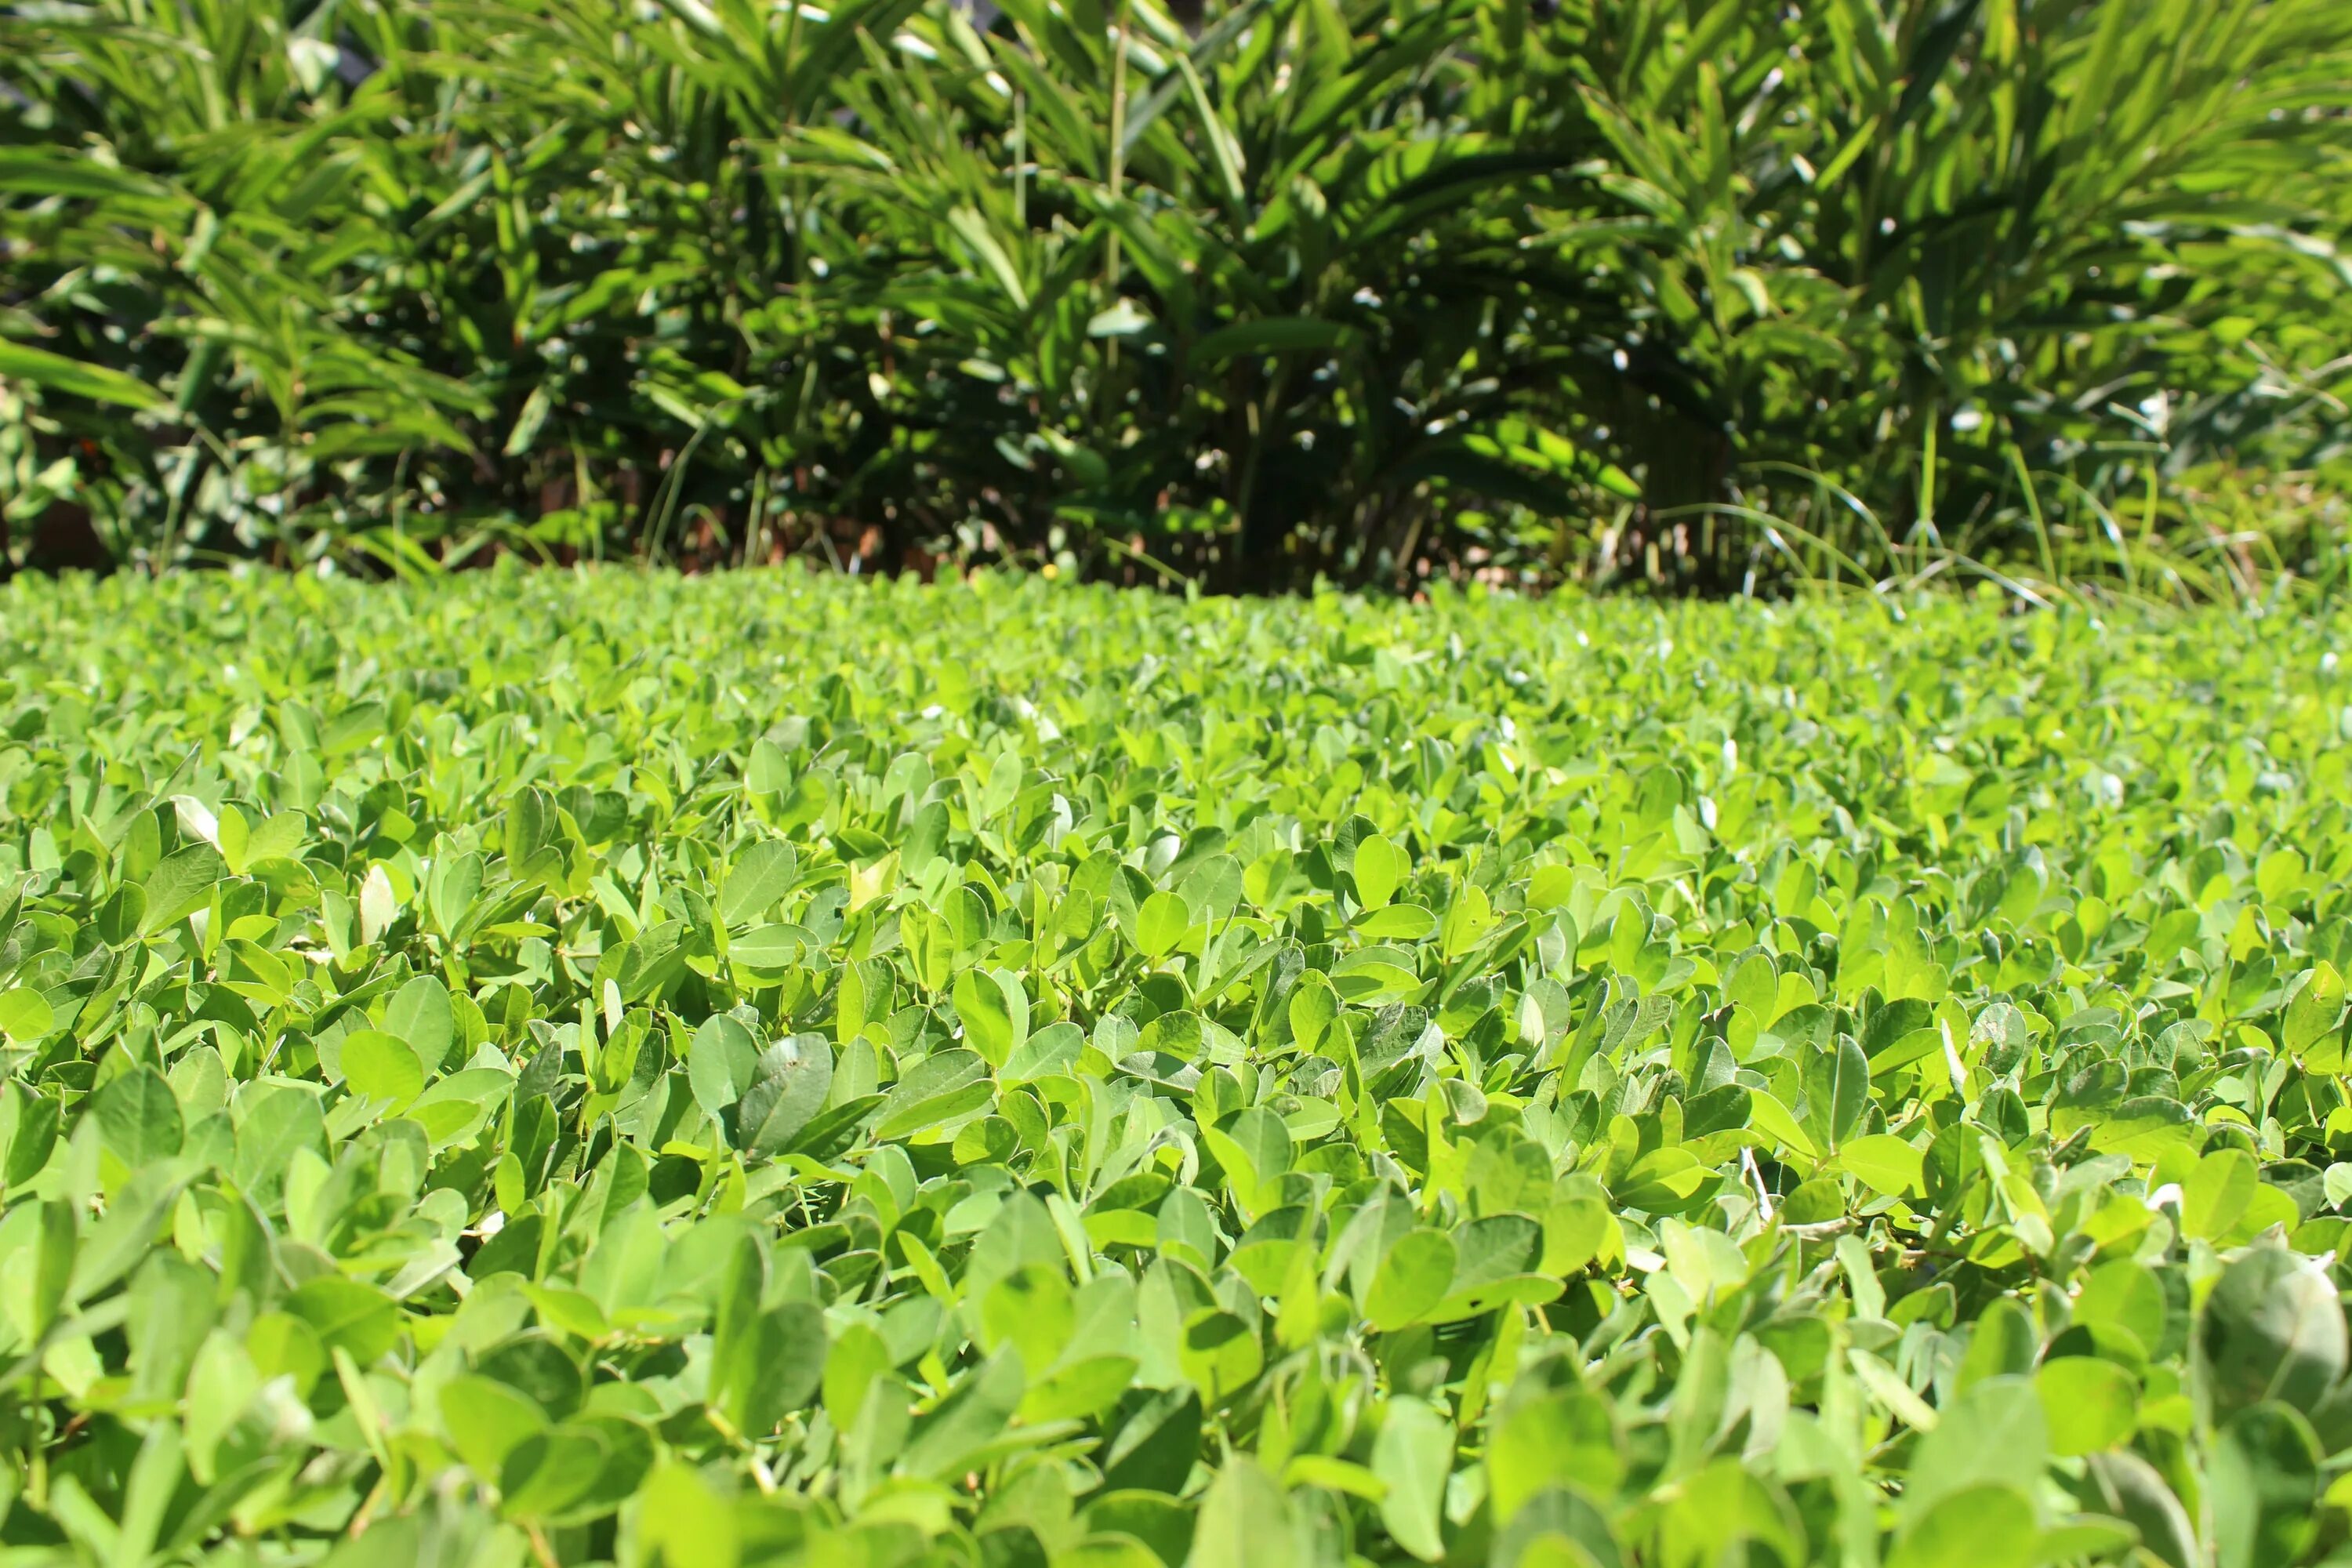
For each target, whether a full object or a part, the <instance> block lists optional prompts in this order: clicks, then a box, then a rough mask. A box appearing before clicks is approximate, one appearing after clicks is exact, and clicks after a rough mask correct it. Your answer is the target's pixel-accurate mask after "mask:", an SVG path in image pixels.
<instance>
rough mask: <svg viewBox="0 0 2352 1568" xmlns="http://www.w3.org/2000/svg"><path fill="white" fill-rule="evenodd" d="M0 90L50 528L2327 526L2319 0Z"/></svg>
mask: <svg viewBox="0 0 2352 1568" xmlns="http://www.w3.org/2000/svg"><path fill="white" fill-rule="evenodd" d="M0 60H5V65H0V89H5V90H0V226H5V227H0V235H5V239H4V240H0V244H5V252H0V378H5V388H4V389H0V399H5V401H0V486H5V491H0V507H4V508H5V519H6V521H7V523H8V525H9V527H10V529H11V530H12V532H13V537H14V539H15V540H16V544H15V545H14V547H13V553H12V554H11V556H10V557H9V559H11V560H12V561H13V560H15V559H18V558H23V557H26V556H27V555H31V556H33V557H35V558H37V559H44V560H49V561H56V560H60V559H67V558H70V557H71V556H73V555H74V554H75V553H76V550H77V547H79V552H81V553H83V554H84V555H89V556H93V557H95V558H98V559H108V560H114V561H125V562H143V563H151V564H158V565H161V564H168V563H177V562H181V561H186V560H203V559H215V558H218V557H221V556H225V555H226V556H249V555H261V556H267V557H268V558H271V559H275V560H280V561H286V562H307V561H310V560H314V559H317V558H320V557H325V556H334V557H340V558H343V559H346V560H356V559H361V558H370V559H373V560H375V561H378V562H400V561H415V560H420V559H422V558H424V557H425V556H428V555H429V556H431V557H434V558H437V559H444V560H448V559H463V558H466V557H467V555H468V553H469V552H479V551H481V550H483V549H485V548H494V549H519V550H523V551H527V552H538V553H562V554H565V555H572V554H579V555H597V554H606V553H619V552H634V553H640V554H644V555H647V556H651V557H654V558H656V559H661V560H680V559H682V560H687V561H689V562H694V563H717V562H720V561H732V560H747V559H767V558H771V557H772V556H774V555H776V554H778V553H782V552H795V551H804V552H808V553H810V554H811V555H812V556H814V557H817V558H828V557H829V558H831V559H834V560H837V561H841V562H843V563H849V562H853V561H854V562H856V563H858V564H860V565H861V566H865V565H875V566H881V567H886V568H895V567H897V566H898V565H900V564H902V563H920V562H921V561H922V560H924V559H926V558H927V557H929V556H932V555H938V554H951V555H955V556H958V557H980V558H986V557H999V558H1003V559H1009V560H1019V561H1024V562H1028V563H1043V562H1045V561H1052V562H1054V563H1055V564H1056V565H1057V566H1058V567H1060V568H1061V569H1064V570H1067V571H1071V572H1077V573H1084V574H1097V575H1099V574H1119V575H1139V576H1143V577H1147V578H1155V579H1156V578H1161V577H1166V576H1170V575H1181V576H1190V577H1198V578H1200V579H1202V580H1203V581H1206V582H1208V583H1209V584H1212V585H1214V586H1221V587H1227V586H1233V587H1260V586H1280V585H1285V584H1302V583H1304V582H1306V581H1307V579H1309V578H1310V577H1311V576H1313V575H1314V574H1318V573H1324V574H1330V575H1332V576H1335V577H1337V578H1339V579H1341V580H1343V581H1354V582H1362V583H1368V584H1382V583H1386V584H1410V583H1412V582H1413V581H1414V580H1416V579H1417V578H1418V576H1419V575H1421V574H1423V573H1424V572H1429V571H1435V572H1437V573H1439V574H1458V573H1460V572H1464V571H1482V570H1483V571H1487V572H1489V573H1501V574H1506V575H1510V574H1518V575H1522V576H1535V577H1538V578H1543V579H1547V580H1549V579H1553V578H1558V577H1560V576H1570V575H1582V576H1586V577H1589V578H1591V579H1593V580H1606V579H1608V578H1611V577H1612V576H1616V575H1622V574H1633V575H1636V576H1640V577H1645V578H1649V579H1653V580H1657V581H1661V582H1666V583H1675V584H1685V585H1693V586H1698V587H1705V588H1716V589H1722V588H1727V587H1736V586H1738V585H1740V584H1744V583H1748V582H1749V581H1752V580H1755V579H1757V578H1758V577H1759V576H1760V577H1761V578H1764V579H1770V578H1773V577H1776V576H1786V575H1798V576H1803V577H1807V578H1811V579H1827V578H1843V579H1845V580H1849V581H1852V580H1865V581H1877V580H1894V581H1906V580H1915V579H1917V578H1920V577H1923V576H1931V575H1934V574H1939V573H1949V572H1953V571H1956V570H1957V571H1962V572H1967V571H1993V572H1997V573H1999V574H2001V575H2002V576H2003V578H2004V579H2005V580H2007V581H2010V582H2011V583H2013V584H2020V585H2030V584H2052V583H2055V582H2059V581H2073V580H2081V579H2084V578H2086V577H2097V578H2102V579H2105V580H2107V581H2109V582H2111V583H2112V584H2114V585H2115V586H2116V587H2119V588H2123V589H2137V590H2140V591H2142V592H2157V593H2166V594H2189V595H2227V594H2231V593H2242V592H2246V591H2251V590H2252V589H2253V588H2255V587H2256V586H2258V585H2260V584H2266V583H2267V582H2269V581H2271V580H2272V579H2273V578H2274V577H2276V576H2277V575H2279V574H2281V573H2282V572H2290V573H2295V574H2305V575H2312V574H2315V575H2319V576H2323V577H2331V576H2332V575H2333V574H2336V573H2337V572H2339V571H2340V570H2341V566H2342V555H2341V548H2342V538H2343V517H2342V512H2341V507H2340V502H2339V501H2338V500H2336V497H2337V496H2338V495H2340V493H2341V490H2340V479H2341V468H2342V462H2343V459H2342V457H2341V452H2342V444H2343V438H2344V430H2345V405H2344V402H2343V395H2344V393H2345V390H2346V383H2347V365H2346V364H2345V363H2343V362H2342V360H2341V358H2340V354H2341V350H2342V345H2343V343H2344V342H2346V340H2347V324H2352V305H2347V286H2352V268H2347V262H2346V260H2345V258H2344V254H2343V252H2342V251H2341V250H2340V249H2339V246H2340V245H2341V244H2342V243H2343V242H2344V240H2345V237H2346V234H2347V225H2348V224H2352V203H2347V196H2346V194H2345V193H2346V192H2347V190H2352V180H2347V177H2346V176H2347V160H2352V152H2347V148H2352V138H2347V133H2346V132H2347V124H2346V121H2347V106H2352V87H2347V83H2352V11H2347V8H2346V7H2344V6H2343V5H2339V4H2336V0H2231V3H2229V4H2212V3H2210V0H2146V3H2138V0H2135V3H2132V4H2123V3H2119V0H2109V3H2104V4H2102V3H2098V0H1932V3H1931V0H1820V3H1818V4H1811V3H1809V4H1806V5H1786V6H1764V5H1750V4H1747V3H1745V0H1561V3H1559V4H1557V5H1554V4H1549V3H1538V0H1443V3H1436V4H1430V3H1423V0H1412V3H1406V0H1242V3H1240V4H1235V5H1224V4H1218V5H1212V6H1211V7H1210V8H1209V9H1208V10H1207V11H1206V12H1205V13H1204V14H1202V15H1201V16H1198V17H1196V18H1194V19H1192V22H1191V24H1190V25H1189V26H1188V25H1186V24H1185V23H1181V22H1180V21H1179V20H1177V19H1176V17H1174V16H1171V14H1169V13H1168V12H1166V11H1165V10H1163V9H1161V7H1160V4H1159V0H1117V3H1115V4H1113V5H1110V6H1108V8H1106V7H1105V6H1104V5H1102V4H1100V3H1099V0H1066V3H1062V0H1016V3H1014V4H1013V5H1007V6H1006V7H1004V9H1003V14H1002V15H1001V16H996V17H995V18H994V19H993V20H992V22H991V23H990V25H989V26H987V27H986V28H985V30H982V29H980V28H977V27H975V26H974V25H973V24H972V21H971V18H969V17H968V16H965V15H964V14H962V13H961V12H959V11H958V10H956V9H954V8H952V7H950V6H949V5H944V4H942V3H939V0H932V3H929V4H918V3H916V0H850V3H849V4H846V5H842V6H839V7H836V8H833V9H830V10H826V9H820V8H818V7H816V6H814V5H797V6H795V5H788V4H787V5H770V4H761V3H755V0H661V3H651V0H533V3H508V0H463V3H427V0H327V3H326V4H323V5H317V6H315V7H310V8H292V9H283V8H280V7H279V6H278V5H272V4H268V3H266V0H97V3H95V4H77V3H68V0H44V3H43V4H39V5H16V6H13V7H10V8H9V10H8V12H7V14H6V15H5V16H0ZM2331 474H2333V475H2335V476H2336V480H2335V482H2334V483H2331V482H2330V479H2329V476H2330V475H2331ZM85 522H86V525H87V526H86V527H85V526H83V525H84V523H85Z"/></svg>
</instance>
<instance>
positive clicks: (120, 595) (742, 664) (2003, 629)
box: [0, 571, 2352, 1568]
mask: <svg viewBox="0 0 2352 1568" xmlns="http://www.w3.org/2000/svg"><path fill="white" fill-rule="evenodd" d="M1437 597H1438V602H1437V603H1436V604H1435V605H1432V606H1430V607H1428V608H1426V609H1414V608H1411V607H1406V606H1402V605H1396V604H1394V603H1393V602H1392V601H1391V602H1385V603H1383V602H1368V601H1361V600H1353V599H1346V598H1339V597H1335V596H1329V595H1325V596H1321V597H1317V598H1314V599H1297V600H1275V601H1265V600H1250V599H1240V598H1219V599H1204V600H1202V601H1201V602H1198V603H1192V604H1187V603H1185V602H1183V601H1181V600H1180V599H1178V598H1176V597H1174V596H1172V595H1132V594H1129V595H1118V594H1114V593H1112V592H1110V591H1108V590H1105V589H1098V588H1084V589H1073V588H1051V587H1048V586H1047V585H1046V584H1043V583H1041V582H1039V581H1038V580H1036V579H1035V578H1034V577H1027V578H1021V579H1013V580H1010V581H1008V580H1007V579H1005V578H1003V577H992V576H985V575H983V576H982V577H981V578H979V579H978V580H977V585H976V586H972V587H958V588H955V589H952V590H949V589H941V588H926V587H921V586H918V585H913V584H903V583H899V584H872V585H856V584H850V583H848V582H847V581H845V580H844V579H842V578H839V577H836V576H825V577H819V576H813V575H811V574H802V573H793V574H778V573H757V574H738V575H734V576H731V577H727V578H685V577H680V576H677V575H675V574H635V573H631V574H576V575H575V574H568V573H565V574H559V573H538V574H526V573H522V572H519V571H514V572H508V571H501V572H498V573H484V574H469V575H467V576H464V577H459V578H455V579H451V580H449V581H446V582H445V583H443V584H438V585H436V586H435V587H433V588H432V589H430V590H429V591H421V592H419V591H411V590H408V589H405V588H403V587H400V586H398V585H390V586H387V585H370V586H365V587H362V586H357V585H354V584H320V583H319V582H318V581H317V580H316V579H315V578H312V577H310V576H307V575H305V576H294V575H290V574H258V573H257V574H247V575H245V576H241V577H231V576H229V575H228V574H188V575H185V576H183V577H181V578H179V579H176V580H174V581H169V582H166V583H164V584H146V583H143V582H140V581H136V580H133V579H129V578H124V577H117V578H114V579H112V580H110V581H108V582H105V583H95V584H94V583H92V582H90V581H89V580H87V579H80V580H71V579H69V580H66V581H63V582H49V581H46V580H43V581H40V582H34V581H31V580H24V581H20V582H18V583H17V584H15V585H14V586H13V587H11V588H8V589H5V590H0V728H5V733H6V735H7V736H8V739H9V744H8V745H7V746H6V747H5V748H0V1051H5V1062H6V1068H7V1076H6V1079H5V1084H0V1180H5V1199H0V1547H5V1549H6V1550H7V1551H8V1552H9V1553H10V1561H12V1562H17V1561H24V1562H39V1563H77V1564H79V1563H105V1564H110V1565H129V1564H150V1563H187V1562H191V1561H195V1560H199V1559H204V1560H210V1561H217V1562H220V1563H246V1564H261V1563H278V1564H299V1563H311V1562H317V1561H321V1560H324V1561H327V1562H331V1563H335V1564H338V1565H347V1564H379V1563H380V1564H384V1565H387V1568H411V1565H413V1564H418V1563H439V1564H450V1565H456V1564H460V1563H464V1564H498V1563H508V1564H517V1565H520V1564H523V1563H530V1562H533V1561H536V1562H538V1563H555V1562H565V1563H584V1562H614V1563H629V1564H655V1563H667V1564H670V1565H673V1568H733V1565H737V1564H776V1565H778V1568H825V1565H838V1564H852V1565H872V1568H899V1565H906V1568H917V1565H922V1568H931V1565H936V1568H950V1565H954V1568H993V1565H1000V1564H1012V1565H1024V1568H1185V1565H1187V1564H1191V1565H1192V1568H1233V1565H1236V1564H1239V1565H1242V1568H1323V1565H1327V1564H1328V1565H1331V1568H1339V1565H1341V1564H1348V1565H1350V1568H1354V1565H1359V1564H1403V1563H1446V1564H1452V1565H1455V1568H1471V1565H1475V1564H1490V1565H1493V1568H1559V1565H1594V1564H1598V1565H1603V1568H1607V1565H1622V1564H1636V1565H1641V1568H1651V1565H1656V1568H1722V1565H1726V1564H1743V1565H1748V1568H1765V1565H1767V1564H1779V1565H1781V1568H1799V1565H1800V1564H1810V1563H1836V1564H1840V1565H1843V1568H1870V1565H1872V1564H1884V1565H1885V1568H1937V1565H1948V1564H1958V1563H1968V1564H1973V1565H1978V1568H2036V1565H2042V1564H2049V1565H2056V1564H2063V1563H2102V1564H2106V1563H2112V1564H2117V1565H2119V1568H2120V1565H2123V1564H2129V1565H2131V1568H2157V1565H2163V1568H2274V1565H2281V1564H2292V1563H2319V1562H2331V1563H2341V1562H2342V1561H2343V1560H2344V1559H2343V1552H2344V1551H2345V1549H2346V1547H2347V1540H2352V1531H2347V1527H2352V1514H2347V1506H2352V1480H2347V1479H2346V1477H2347V1468H2346V1467H2347V1460H2352V1380H2347V1372H2352V1367H2347V1330H2346V1314H2345V1310H2344V1306H2343V1299H2342V1290H2343V1287H2344V1286H2345V1285H2346V1283H2347V1279H2352V1272H2347V1265H2346V1263H2345V1262H2344V1256H2345V1254H2346V1252H2347V1248H2352V1219H2347V1213H2346V1211H2347V1204H2352V1163H2347V1161H2346V1160H2345V1159H2343V1158H2342V1156H2344V1155H2346V1154H2347V1152H2352V1103H2347V1090H2346V1084H2347V1068H2352V1058H2347V1025H2346V1017H2345V1001H2346V998H2345V994H2344V981H2343V974H2344V971H2345V969H2346V967H2347V963H2352V902H2347V888H2352V809H2348V808H2347V805H2346V800H2347V791H2346V787H2345V786H2346V772H2347V766H2352V747H2347V744H2346V741H2347V734H2346V727H2347V722H2352V718H2347V715H2352V708H2347V704H2346V701H2345V696H2346V693H2345V679H2346V678H2345V676H2344V674H2343V672H2342V670H2341V669H2340V668H2339V665H2338V661H2337V658H2336V654H2335V652H2334V650H2333V646H2332V645H2333V643H2334V642H2335V641H2336V640H2337V639H2336V637H2335V635H2334V633H2333V631H2332V630H2331V628H2330V627H2329V626H2326V624H2324V623H2321V622H2319V621H2316V620H2311V619H2303V618H2292V617H2282V618H2280V620H2279V621H2278V622H2277V623H2276V624H2273V625H2268V626H2265V625H2262V624H2258V623H2257V622H2256V621H2255V620H2254V619H2253V618H2252V617H2249V616H2240V615H2234V614H2222V613H2218V612H2216V613H2210V614H2208V615H2206V616H2201V617H2172V618H2169V619H2166V620H2156V619H2150V618H2147V617H2145V616H2138V615H2134V614H2129V613H2126V614H2122V615H2115V616H2106V617H2105V618H2102V619H2095V618H2093V617H2091V616H2086V615H2082V614H2079V613H2075V612H2072V611H2064V612H2061V613H2056V614H2051V615H2044V616H2011V615H2006V614H2003V613H2002V608H2001V606H2000V605H1999V604H1998V603H1992V604H1984V603H1969V602H1965V601H1963V600H1962V599H1961V598H1960V597H1959V596H1958V595H1942V596H1939V597H1937V598H1935V599H1932V600H1928V599H1927V598H1926V597H1925V596H1921V597H1920V599H1919V600H1918V602H1916V603H1915V604H1914V605H1912V606H1910V609H1909V614H1910V620H1909V623H1908V624H1907V625H1906V626H1901V627H1899V628H1897V627H1895V626H1893V625H1891V621H1892V619H1893V617H1892V616H1891V615H1890V614H1889V613H1888V611H1889V609H1890V608H1891V606H1886V605H1856V606H1853V607H1851V608H1846V609H1840V608H1838V607H1836V606H1820V605H1807V606H1804V607H1802V608H1792V609H1780V608H1774V607H1770V606H1765V605H1754V604H1745V605H1740V604H1735V605H1678V606H1676V607H1675V608H1674V609H1673V610H1671V611H1658V610H1654V609H1652V608H1648V607H1644V606H1643V605H1639V604H1636V603H1633V602H1630V601H1628V600H1624V599H1622V598H1621V599H1618V600H1615V601H1612V602H1609V603H1607V604H1606V605H1603V606H1601V607H1598V608H1594V607H1587V606H1570V608H1571V610H1572V613H1569V614H1563V613H1562V608H1561V606H1560V605H1557V604H1548V605H1529V604H1528V603H1526V602H1525V601H1524V600H1509V599H1502V598H1493V599H1489V598H1486V597H1485V596H1484V595H1480V596H1478V597H1469V598H1465V597H1462V596H1458V595H1453V594H1451V593H1450V592H1447V591H1444V590H1440V592H1439V594H1438V595H1437ZM1996 597H1997V595H1996ZM1898 634H1899V635H1898ZM782 693H792V694H793V695H794V697H795V699H797V700H794V701H793V702H792V703H791V704H789V705H785V704H783V703H782V702H781V701H780V694H782Z"/></svg>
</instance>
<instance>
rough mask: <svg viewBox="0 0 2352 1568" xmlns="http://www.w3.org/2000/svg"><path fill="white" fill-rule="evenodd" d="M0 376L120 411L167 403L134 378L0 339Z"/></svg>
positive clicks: (27, 345)
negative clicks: (119, 407) (110, 406)
mask: <svg viewBox="0 0 2352 1568" xmlns="http://www.w3.org/2000/svg"><path fill="white" fill-rule="evenodd" d="M0 376H6V377H8V378H10V379H11V380H15V381H26V382H30V383H32V384H34V385H35V386H38V387H43V388H45V389H47V390H48V391H50V392H62V393H65V394H67V395H69V396H74V397H87V398H89V399H90V400H91V401H92V402H94V403H111V404H116V405H120V406H121V407H124V408H161V407H163V406H164V405H166V404H168V403H169V402H170V401H171V400H170V399H169V398H167V397H165V396H164V395H163V394H162V393H160V392H158V391H156V390H155V389H154V388H153V387H152V386H150V385H148V384H146V383H145V382H143V381H141V380H140V379H139V378H138V377H137V376H134V375H125V374H123V373H122V372H121V371H119V370H109V369H108V368H106V367H105V366H104V365H97V364H86V363H82V362H81V361H79V360H73V359H68V358H67V357H66V356H65V355H63V354H53V353H49V352H48V350H47V349H37V348H34V347H32V346H31V345H30V344H27V343H19V342H9V341H8V340H7V339H5V338H0Z"/></svg>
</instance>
